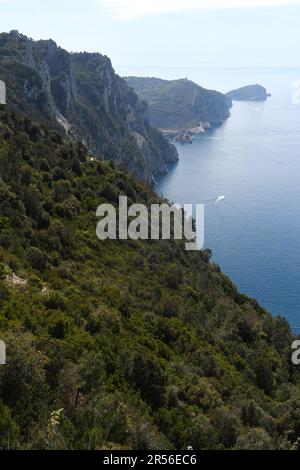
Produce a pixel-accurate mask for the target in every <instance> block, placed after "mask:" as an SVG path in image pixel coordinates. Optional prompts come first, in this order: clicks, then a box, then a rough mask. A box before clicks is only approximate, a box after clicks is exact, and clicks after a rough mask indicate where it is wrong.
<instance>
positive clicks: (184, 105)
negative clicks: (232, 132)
mask: <svg viewBox="0 0 300 470" xmlns="http://www.w3.org/2000/svg"><path fill="white" fill-rule="evenodd" d="M126 81H127V83H128V85H130V86H131V87H132V88H133V89H134V91H135V92H136V93H137V95H138V96H139V98H140V99H143V100H146V101H147V103H148V105H149V118H150V122H151V124H152V125H153V126H156V127H158V128H159V129H176V130H182V129H187V128H197V127H198V128H199V132H201V128H202V129H203V131H204V130H205V128H207V127H211V126H218V125H220V124H222V123H223V122H224V120H225V119H227V118H228V116H229V107H230V103H228V102H227V99H226V97H225V95H223V94H222V93H219V92H217V91H214V90H206V89H205V88H202V87H200V86H199V85H197V84H196V83H194V82H192V81H190V80H187V79H181V80H161V79H159V78H143V77H127V78H126Z"/></svg>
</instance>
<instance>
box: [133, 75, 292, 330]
mask: <svg viewBox="0 0 300 470" xmlns="http://www.w3.org/2000/svg"><path fill="white" fill-rule="evenodd" d="M126 73H127V74H130V73H131V74H136V75H142V76H145V75H148V76H160V77H161V78H167V79H171V78H180V77H188V78H190V79H192V80H194V81H196V82H197V83H199V84H200V85H202V86H205V87H208V88H214V89H217V90H220V91H223V92H225V91H228V90H230V89H233V88H235V87H239V86H243V85H247V84H253V83H260V84H262V85H264V86H265V87H267V89H268V91H269V92H270V93H272V97H271V98H269V99H268V100H267V101H266V102H256V103H255V102H235V103H234V106H233V108H232V110H231V117H230V118H229V119H228V120H227V121H226V123H224V125H223V126H222V127H220V128H218V129H216V130H213V131H211V132H209V133H207V134H205V135H203V136H201V137H199V138H198V139H197V140H196V141H195V142H194V143H193V144H192V145H189V144H185V145H177V148H178V152H179V156H180V160H179V163H178V164H177V165H175V166H173V167H172V168H170V171H169V174H168V175H167V176H165V177H164V178H162V179H160V181H159V182H158V184H157V191H158V192H159V193H161V194H163V195H164V196H166V197H167V198H169V199H170V200H172V201H174V202H176V203H181V204H183V203H197V202H202V201H205V200H207V199H210V198H213V197H217V196H219V195H225V196H226V199H225V202H224V203H219V204H218V205H215V204H214V203H209V204H207V205H206V207H205V246H206V247H209V248H211V249H212V250H213V259H214V261H215V262H217V263H219V264H220V266H221V268H222V270H223V271H224V272H225V273H227V274H228V275H229V276H230V278H231V279H232V280H233V281H234V282H235V283H236V285H237V286H238V288H239V289H240V291H242V292H244V293H246V294H248V295H250V296H253V297H255V298H256V299H257V300H258V301H259V302H260V303H261V304H262V305H263V306H264V307H265V308H267V309H268V310H270V311H271V312H272V313H273V314H276V315H277V314H280V315H282V316H285V317H286V318H287V319H288V320H289V321H290V323H291V325H292V327H293V329H294V331H295V332H297V333H300V105H295V104H293V103H292V84H293V82H294V81H296V80H300V70H296V69H286V70H284V69H238V68H235V69H218V68H211V69H204V68H191V69H188V70H187V69H182V68H181V69H179V68H178V69H175V68H174V69H163V68H161V69H154V68H149V69H148V70H145V69H143V70H142V69H140V70H134V71H133V70H132V71H129V70H127V71H126Z"/></svg>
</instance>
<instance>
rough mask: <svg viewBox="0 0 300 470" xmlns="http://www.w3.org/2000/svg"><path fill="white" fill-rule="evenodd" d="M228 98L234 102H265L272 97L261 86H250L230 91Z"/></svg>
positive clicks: (227, 94)
mask: <svg viewBox="0 0 300 470" xmlns="http://www.w3.org/2000/svg"><path fill="white" fill-rule="evenodd" d="M226 96H227V97H228V98H229V100H232V101H264V100H266V99H267V97H268V96H271V95H270V94H269V93H267V90H266V88H264V87H263V86H261V85H248V86H244V87H242V88H238V89H237V90H232V91H229V92H228V93H226Z"/></svg>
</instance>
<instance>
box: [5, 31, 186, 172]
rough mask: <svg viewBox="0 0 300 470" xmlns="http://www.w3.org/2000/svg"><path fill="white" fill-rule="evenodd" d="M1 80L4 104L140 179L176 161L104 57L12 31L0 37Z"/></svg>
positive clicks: (171, 151) (137, 102)
mask: <svg viewBox="0 0 300 470" xmlns="http://www.w3.org/2000/svg"><path fill="white" fill-rule="evenodd" d="M0 79H1V80H3V81H5V82H6V85H7V102H8V104H10V105H13V106H14V107H16V108H17V109H18V110H20V111H23V112H26V113H27V115H28V116H30V117H31V118H33V119H37V120H39V121H41V122H44V123H45V124H46V125H47V126H48V127H51V128H59V129H60V130H61V131H62V132H64V133H67V135H68V136H69V137H72V138H74V139H75V140H78V139H80V140H82V141H83V142H84V144H85V145H86V147H87V148H88V149H89V151H90V152H91V153H93V154H95V155H102V156H103V158H105V159H107V160H112V161H114V162H115V163H117V164H119V165H121V166H122V167H125V168H127V169H128V170H129V171H131V172H132V173H134V174H135V175H136V176H138V177H139V178H140V179H143V180H145V181H151V179H152V177H153V176H155V175H158V174H162V173H165V172H166V171H167V163H170V162H176V161H177V160H178V156H177V152H176V149H175V147H173V146H172V145H170V144H169V142H168V141H167V140H166V139H165V138H164V137H163V136H162V134H161V133H160V132H158V131H157V130H156V129H154V128H153V127H151V126H150V124H149V121H148V118H147V107H146V106H145V103H140V102H139V100H138V98H137V96H136V94H135V93H134V92H133V91H132V90H130V89H129V87H128V86H127V84H126V82H125V81H124V80H123V79H121V78H120V77H119V76H118V75H116V74H115V72H114V70H113V68H112V65H111V62H110V60H109V59H108V58H107V57H106V56H103V55H101V54H89V53H72V54H70V53H68V52H67V51H65V50H64V49H61V48H60V47H58V46H57V45H56V43H55V42H54V41H51V40H49V41H33V40H31V39H29V38H27V37H26V36H24V35H22V34H20V33H18V32H17V31H12V32H11V33H9V34H6V33H3V34H0Z"/></svg>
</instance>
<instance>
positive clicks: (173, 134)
mask: <svg viewBox="0 0 300 470" xmlns="http://www.w3.org/2000/svg"><path fill="white" fill-rule="evenodd" d="M211 128H212V125H211V124H210V122H208V121H205V122H202V121H201V122H199V124H198V126H196V127H192V128H190V129H160V130H161V132H162V133H163V135H164V136H165V137H166V138H167V139H169V140H170V141H171V142H173V143H176V142H179V143H181V144H192V143H193V141H194V140H195V138H196V137H197V136H198V135H201V134H204V133H205V132H206V131H207V130H209V129H211Z"/></svg>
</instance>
